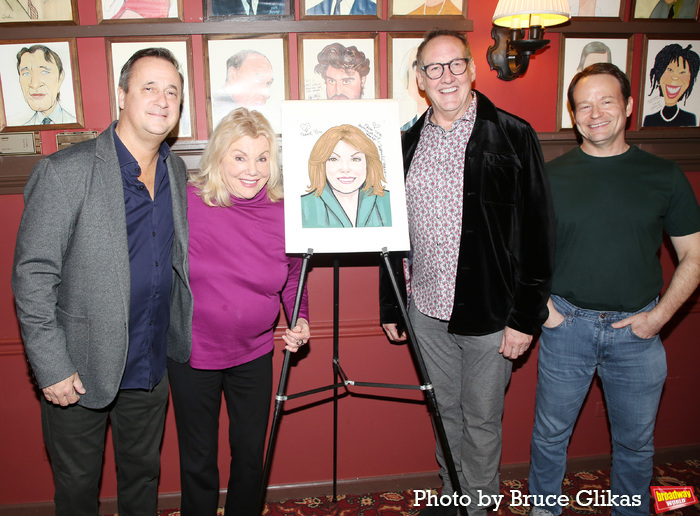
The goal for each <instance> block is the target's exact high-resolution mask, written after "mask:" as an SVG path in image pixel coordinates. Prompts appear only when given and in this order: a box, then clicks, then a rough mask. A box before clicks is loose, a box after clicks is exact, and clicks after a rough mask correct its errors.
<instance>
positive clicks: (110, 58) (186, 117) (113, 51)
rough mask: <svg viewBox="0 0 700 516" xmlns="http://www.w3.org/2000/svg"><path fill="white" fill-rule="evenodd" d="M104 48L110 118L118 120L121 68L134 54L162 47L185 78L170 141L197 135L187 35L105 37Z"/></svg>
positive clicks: (190, 45)
mask: <svg viewBox="0 0 700 516" xmlns="http://www.w3.org/2000/svg"><path fill="white" fill-rule="evenodd" d="M105 43H106V45H107V62H108V63H109V67H108V76H109V102H110V105H111V107H112V119H113V120H117V119H118V118H119V103H118V100H117V88H118V86H119V75H120V73H121V69H122V66H124V63H126V62H127V61H128V60H129V58H130V57H131V56H132V55H133V54H134V53H135V52H136V51H137V50H141V49H144V48H150V47H162V48H167V49H168V50H170V51H171V52H172V53H173V55H174V56H175V58H176V59H177V60H178V62H179V63H180V72H181V73H182V75H183V77H184V78H185V85H184V88H183V92H182V108H181V111H180V122H179V123H178V125H177V126H175V129H173V132H172V133H171V134H170V138H180V139H193V138H194V135H195V134H196V132H197V131H196V126H195V119H194V97H193V95H192V91H193V86H192V84H193V79H192V43H191V41H190V37H189V36H162V37H159V38H105Z"/></svg>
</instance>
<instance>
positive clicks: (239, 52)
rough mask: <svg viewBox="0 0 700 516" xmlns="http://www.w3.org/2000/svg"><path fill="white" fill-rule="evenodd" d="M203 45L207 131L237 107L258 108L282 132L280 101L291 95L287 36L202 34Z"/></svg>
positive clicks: (278, 131)
mask: <svg viewBox="0 0 700 516" xmlns="http://www.w3.org/2000/svg"><path fill="white" fill-rule="evenodd" d="M203 48H204V77H205V82H206V88H207V123H208V131H209V134H210V135H211V134H212V132H213V130H214V128H215V127H216V126H217V125H218V123H219V122H220V121H221V119H222V118H223V117H224V116H225V115H226V114H227V113H228V112H230V111H231V110H233V109H235V108H236V107H238V106H243V107H246V108H249V109H255V110H256V111H259V112H260V113H262V114H263V115H264V116H265V117H266V118H267V119H268V120H269V121H270V124H271V125H272V127H273V129H274V130H275V132H276V133H281V131H282V115H281V103H282V102H283V101H284V100H287V99H289V96H290V84H289V37H288V35H287V34H286V33H284V34H260V35H255V34H249V35H246V34H239V35H225V34H221V35H220V34H217V35H205V36H204V45H203Z"/></svg>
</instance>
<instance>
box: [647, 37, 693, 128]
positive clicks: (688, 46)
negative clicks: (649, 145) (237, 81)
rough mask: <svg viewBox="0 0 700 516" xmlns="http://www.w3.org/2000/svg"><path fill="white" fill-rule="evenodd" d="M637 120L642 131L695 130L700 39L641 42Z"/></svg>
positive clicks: (656, 39)
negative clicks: (658, 129)
mask: <svg viewBox="0 0 700 516" xmlns="http://www.w3.org/2000/svg"><path fill="white" fill-rule="evenodd" d="M643 55H644V57H643V60H642V81H641V91H640V94H639V107H640V110H639V117H638V120H640V121H641V124H640V125H641V127H642V128H648V127H698V120H700V92H699V91H697V89H696V88H695V87H694V86H696V84H695V83H696V81H697V78H698V69H699V68H700V38H695V39H690V38H687V39H661V38H653V37H650V36H647V37H645V39H644V54H643Z"/></svg>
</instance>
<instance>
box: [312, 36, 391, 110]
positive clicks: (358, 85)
mask: <svg viewBox="0 0 700 516" xmlns="http://www.w3.org/2000/svg"><path fill="white" fill-rule="evenodd" d="M328 36H329V35H328V34H326V33H323V34H299V44H298V49H299V50H298V51H299V60H298V62H299V96H300V97H302V98H303V99H305V100H321V99H328V100H348V99H350V100H357V99H375V98H377V97H379V66H378V62H379V49H378V48H377V35H376V34H365V33H359V32H358V33H353V34H342V33H338V34H333V37H330V38H329V37H328Z"/></svg>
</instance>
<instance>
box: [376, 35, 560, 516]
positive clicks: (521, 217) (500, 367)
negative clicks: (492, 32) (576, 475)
mask: <svg viewBox="0 0 700 516" xmlns="http://www.w3.org/2000/svg"><path fill="white" fill-rule="evenodd" d="M416 69H417V70H418V71H419V73H418V76H417V80H418V85H419V87H420V89H421V90H423V91H425V93H426V94H427V96H428V98H429V99H430V101H431V104H432V106H431V107H430V108H429V109H428V111H426V113H425V114H424V115H423V117H421V118H420V119H419V120H418V122H417V123H416V124H415V125H414V126H413V127H412V128H411V129H409V130H408V131H407V132H406V133H405V134H404V137H403V153H404V167H405V174H406V197H407V206H408V218H409V229H410V236H411V247H412V253H411V259H410V263H409V262H408V260H407V261H406V265H407V267H406V268H407V269H408V270H409V271H410V281H409V282H407V281H406V280H405V278H404V277H403V271H404V267H403V264H398V266H397V267H395V269H394V271H395V274H396V275H397V276H399V277H398V278H397V280H398V281H397V283H398V284H399V285H400V286H401V288H403V286H405V285H406V284H407V283H408V286H409V293H410V303H409V304H410V308H409V318H410V320H411V324H412V326H413V329H414V330H415V332H416V336H417V340H418V342H417V345H418V347H419V349H420V351H421V354H422V355H423V358H424V359H425V362H426V368H427V370H428V374H429V376H430V380H431V383H432V384H433V385H434V387H435V394H436V398H437V402H438V407H439V410H440V413H441V416H442V420H443V424H444V426H445V431H446V433H447V439H448V442H449V444H450V449H451V451H452V456H453V458H454V460H455V466H456V471H457V474H458V476H459V479H457V481H458V482H459V483H460V487H461V490H462V493H463V494H465V495H468V496H469V497H470V498H471V504H470V505H469V506H468V510H469V514H470V516H471V515H473V514H485V513H486V506H484V505H488V504H483V503H480V500H484V499H485V497H486V496H491V497H493V495H498V493H499V479H498V466H499V462H500V455H501V418H502V415H503V404H504V396H505V389H506V386H507V384H508V382H509V380H510V373H511V366H512V362H511V360H513V359H516V358H518V357H519V356H520V355H522V354H523V353H524V352H525V351H526V350H527V349H528V347H529V346H530V344H531V343H532V339H533V335H534V334H535V332H537V330H538V328H539V327H540V325H541V324H542V323H543V322H544V321H545V319H546V318H547V307H546V303H547V298H548V296H549V291H550V286H551V275H552V267H553V244H554V236H553V235H554V216H553V213H552V203H551V198H550V191H549V184H548V182H547V178H546V175H545V172H544V160H543V157H542V152H541V149H540V146H539V143H538V139H537V135H536V134H535V132H534V130H533V129H532V127H531V126H530V125H529V124H528V123H527V122H525V121H524V120H521V119H519V118H517V117H515V116H513V115H510V114H508V113H506V112H504V111H502V110H500V109H498V108H496V107H495V106H494V105H493V104H492V103H491V101H489V99H488V98H486V97H485V96H484V95H482V94H481V93H479V92H476V91H473V90H472V88H471V86H472V82H473V81H474V78H475V76H476V67H475V65H474V61H473V60H472V58H471V51H470V48H469V44H468V43H467V41H466V38H465V37H464V36H463V35H462V34H460V33H457V32H452V31H445V30H436V31H433V32H430V33H428V34H426V36H425V38H424V40H423V43H422V44H421V46H420V47H419V49H418V54H417V67H416ZM380 298H381V299H380V302H381V322H382V324H383V328H384V330H385V332H386V333H387V336H388V337H389V338H390V339H391V340H393V341H402V340H405V339H406V334H405V332H402V331H401V330H400V329H399V327H398V326H397V323H399V319H400V313H399V310H398V305H397V302H396V300H395V296H394V292H393V290H392V289H391V285H390V279H389V278H388V277H387V274H386V273H384V271H382V275H381V281H380ZM437 458H438V462H439V464H440V474H441V476H442V478H443V484H444V486H443V491H442V493H443V494H451V493H452V492H453V487H452V481H451V479H450V478H449V477H448V476H447V471H446V468H445V464H444V460H443V457H442V454H441V452H440V450H439V449H438V450H437ZM480 494H481V495H483V498H481V497H480V496H479V495H480ZM443 499H446V498H444V497H443ZM463 500H464V501H465V504H466V497H463ZM491 500H493V498H491ZM456 513H457V507H455V506H450V507H444V506H432V507H431V506H427V507H426V508H424V509H422V511H421V513H420V514H421V515H445V516H451V515H453V514H456Z"/></svg>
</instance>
